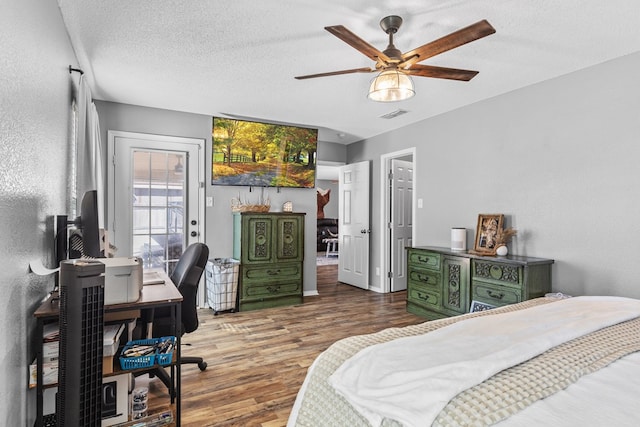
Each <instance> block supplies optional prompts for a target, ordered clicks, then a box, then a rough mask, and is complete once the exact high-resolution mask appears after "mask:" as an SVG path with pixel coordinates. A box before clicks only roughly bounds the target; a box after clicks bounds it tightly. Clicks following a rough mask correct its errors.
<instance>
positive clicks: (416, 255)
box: [407, 249, 441, 270]
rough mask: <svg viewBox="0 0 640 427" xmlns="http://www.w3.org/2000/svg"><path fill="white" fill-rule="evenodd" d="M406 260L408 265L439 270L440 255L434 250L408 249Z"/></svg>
mask: <svg viewBox="0 0 640 427" xmlns="http://www.w3.org/2000/svg"><path fill="white" fill-rule="evenodd" d="M407 262H408V263H409V265H414V266H416V267H422V268H429V269H431V270H440V262H441V255H440V254H437V253H434V252H426V251H420V250H413V249H409V255H408V256H407Z"/></svg>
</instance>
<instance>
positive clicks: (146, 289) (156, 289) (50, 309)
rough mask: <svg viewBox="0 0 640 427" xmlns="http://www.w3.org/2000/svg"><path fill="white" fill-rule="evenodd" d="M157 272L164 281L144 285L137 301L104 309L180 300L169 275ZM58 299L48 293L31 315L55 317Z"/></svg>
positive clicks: (139, 307)
mask: <svg viewBox="0 0 640 427" xmlns="http://www.w3.org/2000/svg"><path fill="white" fill-rule="evenodd" d="M158 273H159V274H160V275H161V276H163V278H164V283H161V284H156V285H144V286H143V287H142V293H141V296H140V299H139V300H138V301H134V302H127V303H122V304H109V305H105V306H104V311H105V312H111V311H124V310H137V309H141V308H146V307H158V306H162V305H169V304H175V303H177V302H180V301H182V294H181V293H180V291H178V288H176V287H175V285H174V284H173V282H172V281H171V279H169V276H167V274H166V273H165V272H164V271H162V270H158ZM59 301H60V300H59V299H58V294H57V293H55V294H49V295H48V296H47V298H45V300H44V301H43V302H42V304H40V307H38V309H37V310H36V311H35V313H33V315H34V316H35V317H57V316H58V313H59V312H60V306H59Z"/></svg>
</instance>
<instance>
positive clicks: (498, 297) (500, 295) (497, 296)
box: [487, 290, 504, 299]
mask: <svg viewBox="0 0 640 427" xmlns="http://www.w3.org/2000/svg"><path fill="white" fill-rule="evenodd" d="M487 295H489V296H490V297H491V298H494V299H502V298H504V294H503V293H500V294H494V293H493V292H491V291H490V290H488V291H487Z"/></svg>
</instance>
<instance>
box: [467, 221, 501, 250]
mask: <svg viewBox="0 0 640 427" xmlns="http://www.w3.org/2000/svg"><path fill="white" fill-rule="evenodd" d="M503 224H504V215H503V214H480V215H478V226H477V228H476V242H475V246H474V248H473V250H474V251H475V252H477V253H479V254H486V255H495V254H496V249H497V244H496V236H497V234H498V231H499V230H502V227H503Z"/></svg>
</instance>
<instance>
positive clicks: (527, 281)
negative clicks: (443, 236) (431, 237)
mask: <svg viewBox="0 0 640 427" xmlns="http://www.w3.org/2000/svg"><path fill="white" fill-rule="evenodd" d="M407 251H408V253H407V311H409V312H410V313H413V314H417V315H419V316H424V317H426V318H428V319H431V320H433V319H438V318H442V317H448V316H455V315H458V314H463V313H467V312H469V311H470V303H471V302H472V301H477V302H478V303H482V304H484V305H490V306H494V307H499V306H503V305H507V304H514V303H517V302H521V301H525V300H528V299H531V298H536V297H539V296H543V295H545V294H546V293H548V292H551V265H552V264H553V260H552V259H545V258H533V257H524V256H515V255H510V256H505V257H500V258H495V257H491V256H482V255H478V254H475V253H472V252H471V251H452V250H451V249H448V248H441V247H433V246H425V247H415V248H408V249H407Z"/></svg>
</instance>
